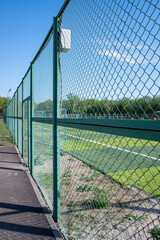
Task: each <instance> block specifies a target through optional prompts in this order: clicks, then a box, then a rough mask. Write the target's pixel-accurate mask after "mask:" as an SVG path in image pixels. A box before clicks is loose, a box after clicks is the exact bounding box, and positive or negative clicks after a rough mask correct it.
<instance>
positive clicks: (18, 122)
mask: <svg viewBox="0 0 160 240" xmlns="http://www.w3.org/2000/svg"><path fill="white" fill-rule="evenodd" d="M18 101H19V100H18V88H17V147H18V149H19V131H18V127H19V126H18V124H19V119H18Z"/></svg>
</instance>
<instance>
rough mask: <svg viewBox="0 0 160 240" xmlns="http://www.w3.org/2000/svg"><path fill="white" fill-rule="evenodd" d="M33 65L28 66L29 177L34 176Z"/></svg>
mask: <svg viewBox="0 0 160 240" xmlns="http://www.w3.org/2000/svg"><path fill="white" fill-rule="evenodd" d="M33 101H34V100H33V64H32V63H31V66H30V125H29V126H30V145H29V146H30V155H29V156H30V164H31V166H30V170H31V175H32V176H34V150H33V121H32V116H33V110H34V106H33Z"/></svg>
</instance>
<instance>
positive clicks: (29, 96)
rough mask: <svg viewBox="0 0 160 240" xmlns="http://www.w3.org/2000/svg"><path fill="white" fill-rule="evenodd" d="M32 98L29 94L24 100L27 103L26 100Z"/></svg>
mask: <svg viewBox="0 0 160 240" xmlns="http://www.w3.org/2000/svg"><path fill="white" fill-rule="evenodd" d="M30 99H31V96H28V97H27V98H25V99H24V100H23V103H25V102H26V101H29V100H30Z"/></svg>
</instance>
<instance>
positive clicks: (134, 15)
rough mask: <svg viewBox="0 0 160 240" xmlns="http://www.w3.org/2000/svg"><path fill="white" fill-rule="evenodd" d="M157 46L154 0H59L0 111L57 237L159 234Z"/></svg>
mask: <svg viewBox="0 0 160 240" xmlns="http://www.w3.org/2000/svg"><path fill="white" fill-rule="evenodd" d="M57 24H58V27H57ZM53 31H54V34H53ZM53 47H54V49H53ZM159 52H160V3H159V1H158V0H151V1H148V0H141V1H140V0H137V1H123V0H108V1H104V0H70V1H66V2H65V4H64V8H63V9H61V10H60V12H59V14H58V16H57V17H55V18H54V24H53V26H52V27H51V28H50V30H49V33H48V35H47V37H46V39H45V41H44V42H43V44H42V45H41V47H40V49H39V51H38V53H37V55H36V56H35V58H34V60H33V61H32V64H31V67H30V68H29V70H28V71H27V73H26V75H25V77H24V78H23V81H22V84H21V85H20V87H19V88H18V91H17V92H16V93H15V94H14V97H13V98H12V100H11V102H10V104H9V106H8V108H7V110H6V122H7V125H8V126H9V129H10V131H11V133H12V135H13V137H14V139H15V141H16V143H18V147H19V149H20V150H21V149H22V152H23V157H24V160H25V161H26V163H27V165H28V166H29V169H30V170H31V174H32V175H33V176H34V178H35V180H36V181H37V183H38V185H39V187H40V189H41V190H42V192H43V194H44V196H45V199H46V200H47V202H48V204H49V206H50V208H51V209H52V210H53V217H54V219H55V220H56V221H58V222H59V220H60V222H59V227H60V228H61V230H62V231H63V233H64V235H65V237H66V239H74V240H76V239H78V240H81V239H85V240H89V239H93V240H94V239H95V240H97V239H159V230H160V228H159V226H160V219H159V214H160V202H159V199H160V157H159V156H160V143H159V142H160V138H159V133H160V121H159V120H160V88H159V84H160V54H159ZM22 88H23V90H22ZM22 91H23V92H22ZM53 92H54V95H53ZM22 96H23V99H22ZM22 129H23V130H22ZM17 134H18V135H17ZM53 166H54V167H53ZM53 171H54V173H53ZM59 175H60V181H59ZM59 182H60V184H59ZM59 185H60V186H59Z"/></svg>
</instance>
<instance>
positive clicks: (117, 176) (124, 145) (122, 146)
mask: <svg viewBox="0 0 160 240" xmlns="http://www.w3.org/2000/svg"><path fill="white" fill-rule="evenodd" d="M51 127H52V126H51V125H49V124H43V131H42V124H36V127H35V131H34V134H35V141H37V142H38V141H41V143H42V142H43V143H44V146H45V148H44V150H43V152H44V151H45V152H47V154H49V152H50V151H49V148H50V146H49V144H50V145H52V143H53V142H52V129H51ZM65 137H66V139H67V141H66V142H65ZM35 146H36V144H35ZM42 148H43V147H42ZM60 149H61V153H64V154H65V153H68V154H70V155H72V156H74V157H76V158H77V159H79V160H81V161H83V162H84V163H86V164H88V165H90V166H91V167H92V168H94V169H96V170H99V171H101V172H102V173H104V174H105V175H108V176H109V177H110V178H112V179H113V180H114V181H116V182H118V183H119V184H121V185H123V186H124V185H130V186H136V187H137V188H139V189H143V190H144V191H145V192H147V193H148V194H151V195H153V196H156V197H157V198H160V159H159V156H160V143H158V142H154V141H147V140H142V139H136V138H127V137H121V136H115V135H110V134H103V133H97V132H91V131H84V130H83V131H82V130H78V129H71V128H67V129H65V128H63V127H61V128H60Z"/></svg>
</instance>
